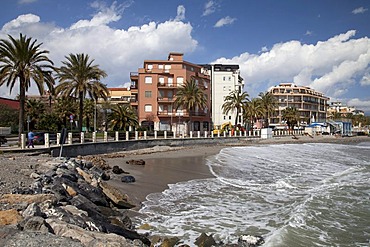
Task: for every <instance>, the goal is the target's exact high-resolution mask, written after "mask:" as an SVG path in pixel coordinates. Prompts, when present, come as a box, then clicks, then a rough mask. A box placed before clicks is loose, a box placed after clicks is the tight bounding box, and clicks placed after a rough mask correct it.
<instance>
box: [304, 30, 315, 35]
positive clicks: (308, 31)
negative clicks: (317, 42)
mask: <svg viewBox="0 0 370 247" xmlns="http://www.w3.org/2000/svg"><path fill="white" fill-rule="evenodd" d="M312 34H313V32H312V31H310V30H307V31H306V33H305V34H304V35H306V36H311V35H312Z"/></svg>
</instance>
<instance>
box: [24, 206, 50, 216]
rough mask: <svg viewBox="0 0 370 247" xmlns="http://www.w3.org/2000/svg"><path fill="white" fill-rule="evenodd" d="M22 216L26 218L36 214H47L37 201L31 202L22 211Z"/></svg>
mask: <svg viewBox="0 0 370 247" xmlns="http://www.w3.org/2000/svg"><path fill="white" fill-rule="evenodd" d="M22 216H23V217H24V218H29V217H34V216H40V217H45V214H44V213H43V212H41V208H40V206H39V205H38V204H36V203H31V204H30V205H28V207H27V208H26V209H25V210H24V211H23V212H22Z"/></svg>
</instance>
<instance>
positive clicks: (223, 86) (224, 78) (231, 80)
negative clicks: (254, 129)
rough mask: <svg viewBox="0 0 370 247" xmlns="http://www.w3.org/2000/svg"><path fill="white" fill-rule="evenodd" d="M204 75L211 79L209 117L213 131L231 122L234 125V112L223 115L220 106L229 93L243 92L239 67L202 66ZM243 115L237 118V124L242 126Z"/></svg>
mask: <svg viewBox="0 0 370 247" xmlns="http://www.w3.org/2000/svg"><path fill="white" fill-rule="evenodd" d="M203 70H204V73H205V74H208V75H210V77H211V116H212V124H213V128H214V129H218V128H220V126H222V125H223V124H226V123H228V122H231V123H232V124H234V122H235V118H236V111H233V112H229V113H228V114H224V113H223V110H222V105H223V104H224V103H225V98H226V96H228V95H229V94H230V93H231V92H233V91H237V92H239V93H242V92H243V89H244V80H243V78H242V77H241V76H240V71H239V65H233V64H212V65H203ZM242 114H243V113H240V114H239V116H238V124H240V125H243V117H242Z"/></svg>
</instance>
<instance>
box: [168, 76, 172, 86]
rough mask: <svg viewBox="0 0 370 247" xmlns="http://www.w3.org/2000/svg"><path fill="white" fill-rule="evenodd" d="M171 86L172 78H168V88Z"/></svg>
mask: <svg viewBox="0 0 370 247" xmlns="http://www.w3.org/2000/svg"><path fill="white" fill-rule="evenodd" d="M172 85H173V77H168V86H169V87H172Z"/></svg>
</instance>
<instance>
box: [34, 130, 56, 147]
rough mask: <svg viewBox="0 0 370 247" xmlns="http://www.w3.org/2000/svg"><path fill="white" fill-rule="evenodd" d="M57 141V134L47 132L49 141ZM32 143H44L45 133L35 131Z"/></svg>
mask: <svg viewBox="0 0 370 247" xmlns="http://www.w3.org/2000/svg"><path fill="white" fill-rule="evenodd" d="M56 142H57V135H56V134H52V133H49V143H50V144H52V143H56ZM33 143H34V144H36V145H39V144H41V145H45V133H44V132H35V133H34V139H33Z"/></svg>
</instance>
